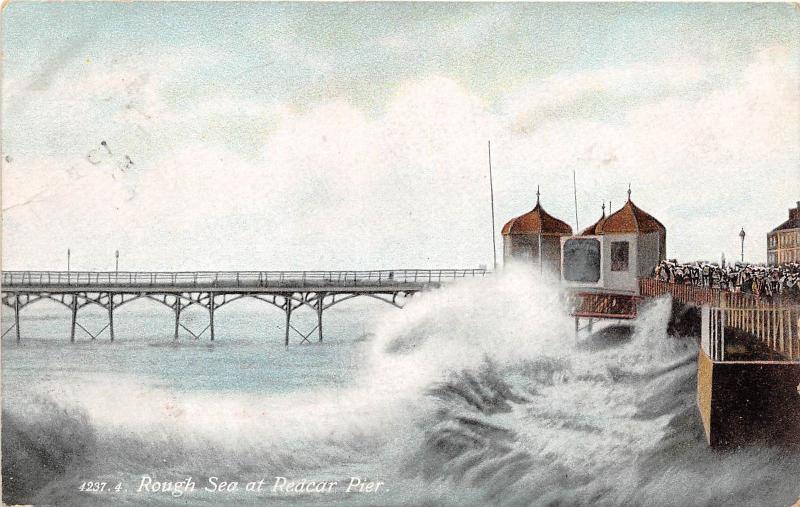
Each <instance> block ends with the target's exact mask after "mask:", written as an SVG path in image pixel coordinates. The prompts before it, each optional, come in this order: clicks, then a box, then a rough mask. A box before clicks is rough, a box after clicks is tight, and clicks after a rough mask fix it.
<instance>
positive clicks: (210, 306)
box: [208, 292, 214, 342]
mask: <svg viewBox="0 0 800 507" xmlns="http://www.w3.org/2000/svg"><path fill="white" fill-rule="evenodd" d="M208 310H209V320H210V322H209V323H208V326H209V328H210V331H211V341H212V342H213V341H214V293H213V292H211V293H209V298H208Z"/></svg>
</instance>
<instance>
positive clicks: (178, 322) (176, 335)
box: [175, 297, 181, 340]
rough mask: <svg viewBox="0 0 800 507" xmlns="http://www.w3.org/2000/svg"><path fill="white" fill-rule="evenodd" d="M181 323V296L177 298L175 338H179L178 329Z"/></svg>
mask: <svg viewBox="0 0 800 507" xmlns="http://www.w3.org/2000/svg"><path fill="white" fill-rule="evenodd" d="M180 325H181V298H180V297H178V298H176V300H175V340H177V339H178V330H179V328H180Z"/></svg>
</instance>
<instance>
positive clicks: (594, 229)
mask: <svg viewBox="0 0 800 507" xmlns="http://www.w3.org/2000/svg"><path fill="white" fill-rule="evenodd" d="M605 221H606V203H603V216H601V217H600V220H598V221H597V222H595V223H593V224H592V225H590V226H589V227H587V228H586V229H584V230H582V231H581V236H595V235H597V234H600V233H599V232H598V231H599V229H600V227H602V226H603V224H604V223H605Z"/></svg>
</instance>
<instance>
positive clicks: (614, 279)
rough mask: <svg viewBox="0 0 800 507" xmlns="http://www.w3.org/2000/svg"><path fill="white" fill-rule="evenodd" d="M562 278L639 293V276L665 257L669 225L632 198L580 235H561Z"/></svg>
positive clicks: (613, 289)
mask: <svg viewBox="0 0 800 507" xmlns="http://www.w3.org/2000/svg"><path fill="white" fill-rule="evenodd" d="M561 251H562V256H561V257H562V259H561V262H562V268H561V269H562V280H563V281H564V282H566V283H567V284H568V285H573V286H577V287H587V288H588V287H592V288H597V289H601V290H607V291H613V292H624V293H638V292H639V284H638V278H640V277H645V276H649V275H651V274H652V272H653V269H654V268H655V267H656V266H657V265H658V263H659V262H661V261H662V260H664V259H666V254H667V229H666V228H665V227H664V226H663V225H662V224H661V222H659V221H658V220H656V219H655V218H654V217H653V216H652V215H650V214H649V213H647V212H646V211H644V210H642V209H640V208H639V207H637V206H636V205H635V204H634V203H633V201H631V198H630V190H629V191H628V201H627V202H626V203H625V205H624V206H622V208H621V209H619V210H618V211H616V212H615V213H612V214H611V215H609V216H608V217H606V216H605V210H604V213H603V216H602V217H601V218H600V220H598V221H597V222H596V223H594V224H593V225H592V226H590V227H587V228H586V229H584V230H583V231H582V232H581V234H580V235H579V236H573V237H565V238H562V239H561Z"/></svg>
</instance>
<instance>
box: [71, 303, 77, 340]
mask: <svg viewBox="0 0 800 507" xmlns="http://www.w3.org/2000/svg"><path fill="white" fill-rule="evenodd" d="M77 322H78V296H75V295H73V296H72V326H71V327H70V331H69V341H70V343H75V324H76V323H77Z"/></svg>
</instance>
